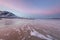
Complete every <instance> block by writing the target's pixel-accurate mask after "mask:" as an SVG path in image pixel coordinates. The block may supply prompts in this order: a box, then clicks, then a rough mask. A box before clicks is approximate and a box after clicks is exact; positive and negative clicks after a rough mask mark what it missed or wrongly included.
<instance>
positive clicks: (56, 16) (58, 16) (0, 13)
mask: <svg viewBox="0 0 60 40" xmlns="http://www.w3.org/2000/svg"><path fill="white" fill-rule="evenodd" d="M0 18H19V19H29V20H34V19H60V13H58V14H52V15H42V16H37V17H36V18H28V17H26V18H25V17H19V16H16V15H15V14H14V13H11V12H8V11H0Z"/></svg>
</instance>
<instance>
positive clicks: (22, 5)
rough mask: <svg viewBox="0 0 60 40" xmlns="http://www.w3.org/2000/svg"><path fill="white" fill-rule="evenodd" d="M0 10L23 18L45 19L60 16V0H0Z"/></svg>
mask: <svg viewBox="0 0 60 40" xmlns="http://www.w3.org/2000/svg"><path fill="white" fill-rule="evenodd" d="M0 10H5V11H10V12H12V13H15V14H16V15H18V16H21V17H45V15H53V14H54V15H55V16H56V14H58V13H59V14H60V0H0Z"/></svg>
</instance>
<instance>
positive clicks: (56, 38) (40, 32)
mask: <svg viewBox="0 0 60 40" xmlns="http://www.w3.org/2000/svg"><path fill="white" fill-rule="evenodd" d="M0 40H60V20H42V19H41V20H26V19H2V20H0Z"/></svg>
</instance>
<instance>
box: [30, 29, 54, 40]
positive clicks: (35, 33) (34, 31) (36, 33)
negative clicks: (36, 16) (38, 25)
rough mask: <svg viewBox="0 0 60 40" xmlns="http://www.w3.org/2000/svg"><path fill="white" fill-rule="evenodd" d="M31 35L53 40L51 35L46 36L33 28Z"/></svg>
mask: <svg viewBox="0 0 60 40" xmlns="http://www.w3.org/2000/svg"><path fill="white" fill-rule="evenodd" d="M30 35H31V36H36V37H39V38H41V39H46V40H53V39H52V38H51V37H50V36H49V37H50V38H49V37H46V36H44V35H43V34H40V33H39V32H37V31H36V30H34V29H33V31H31V33H30Z"/></svg>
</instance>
